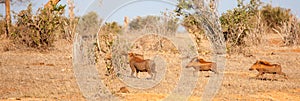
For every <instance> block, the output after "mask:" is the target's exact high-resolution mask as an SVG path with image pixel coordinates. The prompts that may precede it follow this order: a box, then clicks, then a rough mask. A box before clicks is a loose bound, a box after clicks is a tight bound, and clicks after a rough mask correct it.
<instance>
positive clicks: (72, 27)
mask: <svg viewBox="0 0 300 101" xmlns="http://www.w3.org/2000/svg"><path fill="white" fill-rule="evenodd" d="M67 3H68V5H69V17H70V25H69V26H70V29H69V30H70V32H69V35H68V36H67V37H69V38H70V39H72V38H73V35H74V32H75V25H76V24H75V14H74V1H73V0H67Z"/></svg>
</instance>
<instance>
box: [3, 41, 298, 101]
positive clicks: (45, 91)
mask: <svg viewBox="0 0 300 101" xmlns="http://www.w3.org/2000/svg"><path fill="white" fill-rule="evenodd" d="M274 40H275V39H274ZM7 43H8V42H7V41H5V40H2V41H1V42H0V49H1V50H0V100H8V101H11V100H84V97H83V95H82V93H80V90H79V87H78V86H77V83H76V79H75V76H74V74H73V68H72V58H73V57H72V43H70V42H67V41H63V40H60V41H58V42H56V43H55V48H53V49H51V50H49V51H46V52H37V51H36V50H30V49H29V50H25V51H24V50H19V49H9V48H7V46H6V45H5V44H7ZM272 43H273V42H270V44H272ZM277 44H280V43H278V42H276V45H269V46H258V47H256V48H253V49H249V50H250V52H249V54H250V55H251V56H249V57H248V56H246V55H230V56H227V58H226V70H225V72H224V78H223V83H222V85H221V87H220V89H219V91H218V93H217V95H216V96H215V98H214V100H216V101H219V100H228V101H231V100H275V101H282V100H288V101H299V100H300V85H299V84H300V62H299V61H300V47H280V46H279V45H277ZM203 45H204V46H203V47H204V49H206V48H207V47H208V46H207V45H206V43H204V44H203ZM205 47H206V48H205ZM249 54H248V55H249ZM146 55H149V54H146ZM172 56H174V54H168V53H165V57H166V58H168V59H166V60H167V61H171V62H170V63H169V64H170V65H168V68H167V69H168V70H167V73H166V74H165V79H163V80H162V82H161V83H160V84H158V85H157V86H155V87H154V88H152V89H146V90H141V89H136V88H131V87H127V88H128V90H129V91H130V93H127V94H120V93H115V94H116V95H117V96H119V97H120V98H121V99H125V100H128V101H132V100H138V101H146V100H150V101H152V100H154V101H155V100H161V99H164V98H165V97H166V96H167V95H168V93H170V92H171V91H172V89H173V88H174V87H175V85H176V83H177V80H178V77H179V72H180V71H181V70H182V69H181V68H180V67H178V65H180V64H179V61H178V60H176V59H172V58H171V57H172ZM202 57H204V58H206V59H207V60H211V59H210V58H209V57H210V56H209V54H208V56H207V55H203V56H202ZM257 59H263V60H268V61H270V62H271V63H279V64H281V65H282V67H283V72H285V73H286V74H287V75H288V77H289V79H287V80H286V79H284V78H283V77H282V76H278V75H277V76H276V79H277V80H275V81H270V80H259V79H253V78H251V77H254V76H255V75H256V74H257V72H256V71H249V70H248V69H249V68H250V66H251V65H252V64H253V63H254V62H255V61H256V60H257ZM170 67H174V68H170ZM99 68H101V67H99ZM99 71H100V70H99ZM100 72H101V71H100ZM103 74H104V73H103ZM144 75H146V74H145V73H144V74H143V73H142V76H144ZM209 76H214V75H213V74H212V73H211V72H201V73H199V78H198V82H197V85H196V88H195V89H194V91H193V94H192V97H191V98H190V99H189V100H193V101H195V100H200V97H201V96H202V92H203V90H204V87H205V85H206V83H207V81H208V80H209V78H210V77H209ZM271 76H272V75H265V76H264V77H266V78H270V77H271ZM102 79H105V80H106V81H109V80H108V79H110V77H109V76H108V77H105V76H104V78H102ZM106 84H107V86H108V87H109V88H110V89H111V90H112V91H113V92H117V90H118V89H119V87H122V86H126V85H125V84H124V83H122V82H121V81H120V80H118V79H117V78H115V79H113V80H111V81H110V82H107V83H106Z"/></svg>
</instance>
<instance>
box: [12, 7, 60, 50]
mask: <svg viewBox="0 0 300 101" xmlns="http://www.w3.org/2000/svg"><path fill="white" fill-rule="evenodd" d="M53 8H54V9H51V10H50V9H48V8H39V10H38V12H37V14H36V15H33V14H32V5H31V4H29V5H28V7H27V9H26V10H22V11H20V12H19V13H18V14H16V15H15V18H16V19H17V22H16V25H15V28H14V31H13V33H12V35H11V36H12V37H13V39H14V42H15V43H20V44H22V45H26V46H28V47H33V48H43V49H45V48H47V47H49V46H52V44H53V42H54V41H55V39H56V36H57V35H56V34H57V33H62V32H63V31H64V28H63V25H64V24H63V23H64V19H63V17H62V14H63V12H64V8H65V6H62V5H58V6H54V5H53Z"/></svg>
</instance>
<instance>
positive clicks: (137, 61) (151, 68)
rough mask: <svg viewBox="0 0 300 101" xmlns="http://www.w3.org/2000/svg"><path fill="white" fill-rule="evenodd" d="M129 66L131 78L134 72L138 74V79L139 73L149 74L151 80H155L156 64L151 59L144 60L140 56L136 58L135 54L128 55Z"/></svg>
mask: <svg viewBox="0 0 300 101" xmlns="http://www.w3.org/2000/svg"><path fill="white" fill-rule="evenodd" d="M128 56H129V65H130V68H131V76H132V77H133V74H134V72H136V77H137V78H138V73H139V72H148V74H149V75H151V78H153V77H154V78H155V74H156V71H155V62H154V61H153V60H150V59H145V60H144V59H142V58H140V56H136V54H134V53H128Z"/></svg>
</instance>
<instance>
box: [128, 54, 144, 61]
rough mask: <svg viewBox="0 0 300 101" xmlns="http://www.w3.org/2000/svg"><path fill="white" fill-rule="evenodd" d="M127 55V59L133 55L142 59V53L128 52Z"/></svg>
mask: <svg viewBox="0 0 300 101" xmlns="http://www.w3.org/2000/svg"><path fill="white" fill-rule="evenodd" d="M128 56H129V60H130V59H131V58H132V57H133V56H134V57H138V58H140V59H144V55H142V54H137V53H128Z"/></svg>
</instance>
